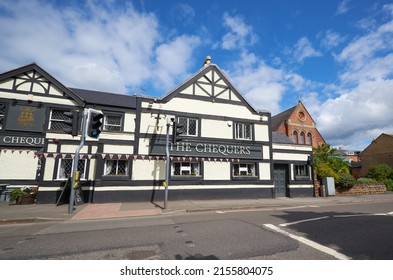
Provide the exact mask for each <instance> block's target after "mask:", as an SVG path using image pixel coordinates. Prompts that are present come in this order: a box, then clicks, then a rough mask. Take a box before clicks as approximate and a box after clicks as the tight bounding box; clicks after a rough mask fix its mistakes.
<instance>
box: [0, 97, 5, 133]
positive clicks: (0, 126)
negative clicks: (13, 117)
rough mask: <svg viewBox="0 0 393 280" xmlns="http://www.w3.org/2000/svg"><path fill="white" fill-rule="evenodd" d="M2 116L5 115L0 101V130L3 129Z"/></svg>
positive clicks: (3, 106)
mask: <svg viewBox="0 0 393 280" xmlns="http://www.w3.org/2000/svg"><path fill="white" fill-rule="evenodd" d="M4 116H5V104H4V103H0V130H1V129H3V126H4Z"/></svg>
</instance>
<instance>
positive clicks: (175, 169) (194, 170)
mask: <svg viewBox="0 0 393 280" xmlns="http://www.w3.org/2000/svg"><path fill="white" fill-rule="evenodd" d="M200 167H201V165H200V163H199V162H173V163H172V176H201V174H200V170H201V168H200Z"/></svg>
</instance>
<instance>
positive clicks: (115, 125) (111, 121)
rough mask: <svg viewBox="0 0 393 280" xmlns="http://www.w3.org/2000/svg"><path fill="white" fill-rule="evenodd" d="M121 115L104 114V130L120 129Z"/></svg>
mask: <svg viewBox="0 0 393 280" xmlns="http://www.w3.org/2000/svg"><path fill="white" fill-rule="evenodd" d="M121 121H122V116H121V115H111V114H104V128H103V130H105V131H121Z"/></svg>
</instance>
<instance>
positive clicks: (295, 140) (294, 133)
mask: <svg viewBox="0 0 393 280" xmlns="http://www.w3.org/2000/svg"><path fill="white" fill-rule="evenodd" d="M292 142H293V143H295V144H297V143H298V134H297V131H294V132H293V134H292Z"/></svg>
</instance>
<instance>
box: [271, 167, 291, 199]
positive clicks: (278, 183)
mask: <svg viewBox="0 0 393 280" xmlns="http://www.w3.org/2000/svg"><path fill="white" fill-rule="evenodd" d="M287 184H288V166H287V165H282V164H279V165H274V193H275V195H276V197H285V196H287Z"/></svg>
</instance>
